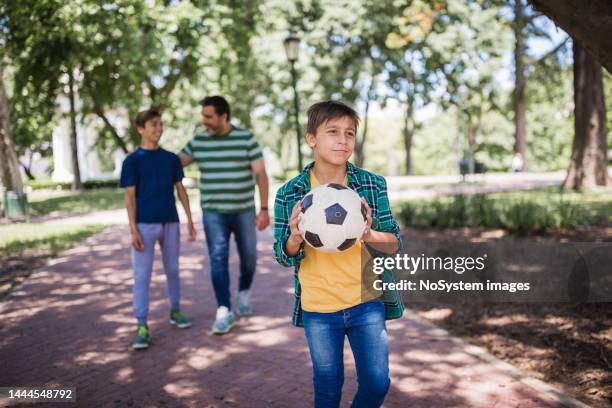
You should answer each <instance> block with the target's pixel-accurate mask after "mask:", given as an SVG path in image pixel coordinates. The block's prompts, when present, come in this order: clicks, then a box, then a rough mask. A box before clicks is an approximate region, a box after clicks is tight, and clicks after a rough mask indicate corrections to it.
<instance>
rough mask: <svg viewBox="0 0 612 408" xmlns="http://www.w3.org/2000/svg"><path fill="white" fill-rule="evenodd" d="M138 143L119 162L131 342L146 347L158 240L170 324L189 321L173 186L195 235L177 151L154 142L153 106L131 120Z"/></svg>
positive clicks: (158, 128)
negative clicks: (128, 247) (128, 237)
mask: <svg viewBox="0 0 612 408" xmlns="http://www.w3.org/2000/svg"><path fill="white" fill-rule="evenodd" d="M135 125H136V130H137V131H138V133H140V136H141V137H142V139H141V144H140V146H139V147H138V148H137V149H136V150H135V151H134V152H132V153H131V154H129V155H128V156H127V157H126V158H125V160H124V161H123V166H122V168H121V182H120V185H121V187H123V188H125V206H126V208H127V212H128V218H129V220H130V232H131V234H132V266H133V268H134V288H133V296H134V315H135V316H136V320H137V322H138V324H137V328H136V335H135V336H134V341H133V344H132V347H133V348H135V349H146V348H147V347H149V342H150V336H149V326H148V325H147V315H148V312H149V286H150V283H151V272H152V270H153V257H154V253H155V243H156V242H159V244H160V247H161V252H162V260H163V263H164V271H165V273H166V281H167V286H168V298H169V300H170V323H171V324H173V325H176V326H177V327H179V328H181V329H184V328H187V327H189V326H191V322H190V321H189V319H187V317H185V315H183V313H182V312H181V310H180V299H181V290H180V280H179V248H180V234H179V218H178V213H177V211H176V205H175V202H174V189H175V188H176V191H177V193H178V197H179V200H181V204H182V205H183V208H184V209H185V214H186V215H187V226H188V229H189V240H190V241H194V240H195V234H196V233H195V228H194V226H193V221H192V219H191V211H190V209H189V198H188V197H187V192H186V191H185V187H184V186H183V183H182V181H181V180H182V179H183V176H184V175H183V167H182V166H181V162H180V160H179V158H178V156H177V155H176V154H174V153H171V152H169V151H167V150H164V149H162V148H161V147H160V146H159V139H160V138H161V135H162V132H163V125H162V120H161V114H160V112H159V111H158V110H156V109H149V110H145V111H142V112H139V113H138V115H136V120H135Z"/></svg>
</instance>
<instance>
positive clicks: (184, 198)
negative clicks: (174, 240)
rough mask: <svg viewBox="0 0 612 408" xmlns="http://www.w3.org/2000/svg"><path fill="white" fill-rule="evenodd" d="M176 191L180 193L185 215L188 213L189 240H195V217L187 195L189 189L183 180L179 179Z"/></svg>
mask: <svg viewBox="0 0 612 408" xmlns="http://www.w3.org/2000/svg"><path fill="white" fill-rule="evenodd" d="M174 185H175V186H176V192H177V193H178V197H179V200H180V201H181V204H182V205H183V209H184V210H185V215H187V228H188V230H189V240H190V241H195V239H196V230H195V227H194V226H193V219H192V218H191V208H190V207H189V196H188V195H187V191H185V186H184V185H183V182H181V181H177V182H176V183H175V184H174Z"/></svg>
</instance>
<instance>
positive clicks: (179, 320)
mask: <svg viewBox="0 0 612 408" xmlns="http://www.w3.org/2000/svg"><path fill="white" fill-rule="evenodd" d="M170 324H173V325H175V326H176V327H178V328H179V329H186V328H188V327H191V321H190V320H189V319H188V318H187V317H186V316H185V315H184V314H183V313H182V312H181V311H180V310H172V311H170Z"/></svg>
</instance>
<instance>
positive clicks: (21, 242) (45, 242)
mask: <svg viewBox="0 0 612 408" xmlns="http://www.w3.org/2000/svg"><path fill="white" fill-rule="evenodd" d="M104 228H105V226H103V225H70V224H62V223H61V222H57V221H56V222H43V223H37V224H9V225H1V226H0V252H1V253H2V256H12V255H15V254H23V253H24V252H27V253H31V252H32V251H35V252H43V253H51V254H52V255H55V254H57V253H58V252H59V251H62V250H64V249H66V248H69V247H70V246H72V244H73V243H75V242H79V241H81V240H83V239H85V238H87V237H89V236H90V235H93V234H95V233H97V232H99V231H101V230H102V229H104Z"/></svg>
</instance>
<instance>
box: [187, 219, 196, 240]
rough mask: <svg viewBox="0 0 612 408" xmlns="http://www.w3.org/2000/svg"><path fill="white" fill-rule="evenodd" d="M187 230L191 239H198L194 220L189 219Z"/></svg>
mask: <svg viewBox="0 0 612 408" xmlns="http://www.w3.org/2000/svg"><path fill="white" fill-rule="evenodd" d="M187 230H188V231H189V241H195V240H196V229H195V227H194V226H193V221H191V220H189V221H187Z"/></svg>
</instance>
